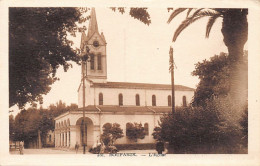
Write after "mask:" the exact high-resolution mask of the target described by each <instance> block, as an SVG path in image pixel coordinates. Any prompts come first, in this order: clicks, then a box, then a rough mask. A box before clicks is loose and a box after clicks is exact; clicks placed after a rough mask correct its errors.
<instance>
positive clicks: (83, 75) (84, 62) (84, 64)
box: [82, 60, 86, 154]
mask: <svg viewBox="0 0 260 166" xmlns="http://www.w3.org/2000/svg"><path fill="white" fill-rule="evenodd" d="M85 66H86V61H84V60H82V81H83V83H82V84H83V85H82V89H83V108H82V111H83V142H82V143H83V154H85V153H86V144H85V135H86V134H85V132H86V126H85V100H86V99H85Z"/></svg>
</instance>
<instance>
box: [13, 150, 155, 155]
mask: <svg viewBox="0 0 260 166" xmlns="http://www.w3.org/2000/svg"><path fill="white" fill-rule="evenodd" d="M23 153H24V154H25V155H26V154H76V151H75V150H67V149H55V148H42V149H24V151H23ZM82 153H83V151H82V150H79V151H78V154H82ZM118 153H136V154H149V153H157V152H156V150H154V149H151V150H120V151H119V152H118ZM10 154H19V150H16V151H14V150H13V151H11V152H10ZM86 154H91V153H89V152H86Z"/></svg>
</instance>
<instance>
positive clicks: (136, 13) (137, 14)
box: [111, 7, 151, 25]
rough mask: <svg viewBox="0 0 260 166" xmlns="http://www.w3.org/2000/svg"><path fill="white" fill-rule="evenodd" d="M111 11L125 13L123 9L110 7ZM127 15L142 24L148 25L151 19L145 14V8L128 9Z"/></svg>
mask: <svg viewBox="0 0 260 166" xmlns="http://www.w3.org/2000/svg"><path fill="white" fill-rule="evenodd" d="M111 9H112V10H113V11H116V10H118V11H119V12H120V13H121V14H123V13H125V11H126V8H125V7H118V8H116V7H111ZM129 15H130V16H131V17H133V18H135V19H138V20H139V21H141V22H143V23H144V24H147V25H150V24H151V18H150V14H149V13H148V12H147V8H130V10H129Z"/></svg>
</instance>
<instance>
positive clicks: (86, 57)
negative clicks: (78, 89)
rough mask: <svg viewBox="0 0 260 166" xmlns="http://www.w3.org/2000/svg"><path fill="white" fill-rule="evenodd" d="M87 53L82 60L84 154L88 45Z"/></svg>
mask: <svg viewBox="0 0 260 166" xmlns="http://www.w3.org/2000/svg"><path fill="white" fill-rule="evenodd" d="M85 51H86V54H84V55H83V56H82V57H81V58H82V59H81V60H82V90H83V93H82V94H83V107H82V111H83V120H82V122H83V133H82V136H83V141H82V143H83V154H85V153H86V142H85V140H86V139H85V137H86V124H85V101H86V98H85V97H86V95H85V93H86V92H85V89H86V87H85V78H86V76H87V63H86V62H87V60H88V57H89V48H88V47H86V50H85ZM85 72H86V74H85Z"/></svg>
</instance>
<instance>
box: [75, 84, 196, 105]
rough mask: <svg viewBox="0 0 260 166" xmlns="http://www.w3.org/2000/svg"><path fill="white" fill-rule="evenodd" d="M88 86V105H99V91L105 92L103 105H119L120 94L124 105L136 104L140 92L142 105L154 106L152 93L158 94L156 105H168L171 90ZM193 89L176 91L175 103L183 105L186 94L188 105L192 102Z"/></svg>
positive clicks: (80, 101) (80, 96)
mask: <svg viewBox="0 0 260 166" xmlns="http://www.w3.org/2000/svg"><path fill="white" fill-rule="evenodd" d="M89 88H90V89H87V88H86V95H87V97H86V103H87V105H98V102H99V93H102V94H103V105H118V95H119V94H120V93H122V95H123V105H126V106H127V105H129V106H130V105H133V106H135V105H136V100H135V96H136V94H139V96H140V105H141V106H152V95H155V96H156V106H168V95H170V96H171V90H153V89H130V88H129V89H121V88H93V87H89ZM193 95H194V92H193V91H175V105H176V106H182V97H183V96H186V100H187V105H188V104H189V103H190V102H191V100H192V97H193ZM81 98H82V93H81V95H79V107H81V106H82V104H81V103H82V100H81Z"/></svg>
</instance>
